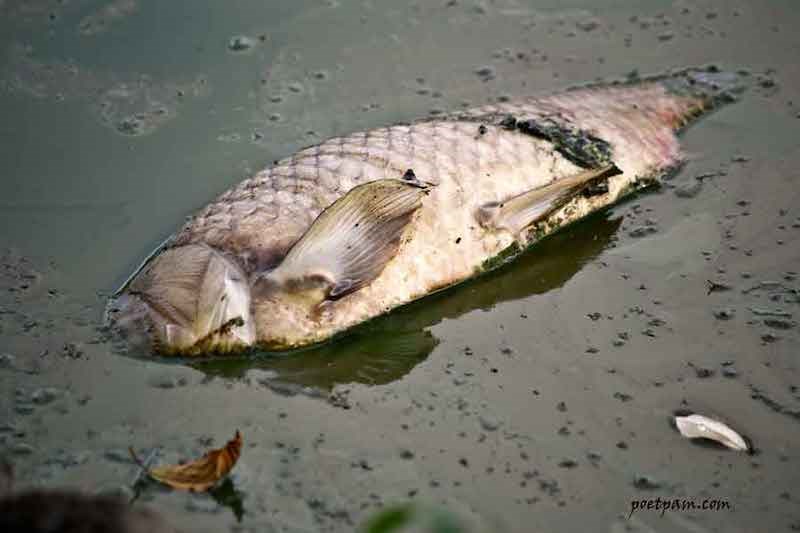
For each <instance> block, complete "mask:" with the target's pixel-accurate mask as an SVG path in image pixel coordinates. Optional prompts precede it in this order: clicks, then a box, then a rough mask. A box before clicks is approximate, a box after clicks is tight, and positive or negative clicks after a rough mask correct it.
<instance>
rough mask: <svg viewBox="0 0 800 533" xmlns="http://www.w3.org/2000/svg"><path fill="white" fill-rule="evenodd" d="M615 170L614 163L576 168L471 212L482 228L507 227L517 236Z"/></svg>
mask: <svg viewBox="0 0 800 533" xmlns="http://www.w3.org/2000/svg"><path fill="white" fill-rule="evenodd" d="M619 173H620V170H619V169H618V168H617V167H616V166H614V165H605V166H603V167H600V168H597V169H590V170H586V171H583V172H579V173H578V174H575V175H573V176H567V177H566V178H561V179H559V180H557V181H554V182H553V183H550V184H548V185H545V186H544V187H539V188H537V189H531V190H530V191H525V192H524V193H522V194H520V195H517V196H514V197H513V198H509V199H508V200H506V201H504V202H491V203H488V204H485V205H482V206H481V207H480V208H478V212H477V213H476V215H475V216H476V219H477V220H478V223H479V224H480V225H481V226H483V227H484V228H486V229H492V230H501V229H502V230H507V231H509V232H510V233H511V234H512V235H514V236H515V237H517V236H518V235H519V234H520V232H521V231H522V230H523V229H525V228H527V227H529V226H530V225H532V224H534V223H536V222H538V221H539V220H542V219H543V218H545V217H546V216H547V215H549V214H550V213H552V212H553V211H555V210H556V209H558V208H560V207H562V206H563V205H564V204H566V203H567V202H568V201H569V200H571V199H572V198H573V197H575V196H576V195H577V194H580V193H581V192H582V191H584V189H587V188H588V187H590V186H591V185H593V184H596V183H598V182H602V181H603V180H605V179H607V178H609V177H611V176H614V175H616V174H619Z"/></svg>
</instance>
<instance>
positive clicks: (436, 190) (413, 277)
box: [128, 71, 719, 353]
mask: <svg viewBox="0 0 800 533" xmlns="http://www.w3.org/2000/svg"><path fill="white" fill-rule="evenodd" d="M691 72H693V71H686V72H684V73H679V74H677V75H674V76H671V77H662V78H659V79H658V81H649V82H642V83H640V84H638V85H631V84H629V85H625V86H605V87H593V88H585V89H580V90H575V91H568V92H565V93H561V94H555V95H549V96H542V97H531V98H526V99H522V100H520V101H518V102H508V103H500V104H493V105H487V106H482V107H477V108H474V109H470V110H466V111H462V112H460V113H454V114H452V115H449V116H445V117H442V118H439V119H425V120H420V121H417V122H414V123H412V124H407V125H396V126H390V127H383V128H378V129H375V130H372V131H367V132H359V133H354V134H352V135H348V136H344V137H339V138H334V139H330V140H328V141H325V142H323V143H321V144H319V145H317V146H312V147H309V148H306V149H303V150H301V151H299V152H297V153H296V154H294V155H293V156H292V157H289V158H286V159H284V160H281V161H278V162H276V164H275V165H274V166H273V167H272V168H268V169H265V170H263V171H261V172H259V173H258V174H257V175H256V176H254V177H253V178H251V179H248V180H245V181H243V182H242V183H240V184H239V185H237V186H235V187H234V188H232V189H231V190H229V191H228V192H225V193H224V194H222V195H220V197H219V198H217V200H216V201H215V202H213V203H211V204H210V205H209V206H207V207H206V208H205V209H203V210H202V211H201V212H200V213H198V214H197V215H196V216H195V217H193V218H192V219H191V220H190V221H188V222H187V223H186V224H185V225H184V227H183V228H182V229H181V230H180V231H179V232H178V234H177V235H176V237H175V239H174V241H173V242H172V244H171V247H172V248H173V249H177V248H179V247H181V246H187V245H191V244H201V245H204V246H205V245H207V246H210V247H212V248H214V249H217V250H219V251H221V252H223V253H224V254H227V255H228V257H233V258H235V263H238V267H240V268H241V270H242V272H243V273H244V274H245V276H247V277H248V280H244V281H243V282H242V281H237V280H235V279H234V281H233V282H234V283H246V284H248V285H249V286H250V288H251V289H252V290H255V288H256V287H257V286H261V285H259V284H261V283H266V285H265V287H267V288H266V289H263V290H264V291H266V292H264V293H263V294H261V295H259V294H256V293H254V294H253V297H252V305H251V307H250V310H251V316H250V317H247V318H248V320H250V321H251V323H252V324H253V325H254V326H255V329H256V340H257V343H259V344H261V345H262V346H266V347H280V348H286V347H296V346H302V345H306V344H309V343H313V342H318V341H322V340H325V339H327V338H329V337H330V336H332V335H334V334H335V333H338V332H341V331H343V330H346V329H348V328H350V327H352V326H354V325H356V324H358V323H360V322H363V321H366V320H368V319H370V318H373V317H375V316H377V315H380V314H383V313H385V312H386V311H388V310H390V309H392V308H394V307H397V306H399V305H402V304H405V303H408V302H410V301H412V300H415V299H417V298H420V297H422V296H425V295H426V294H430V293H431V292H433V291H436V290H438V289H440V288H443V287H447V286H449V285H452V284H455V283H458V282H460V281H463V280H465V279H467V278H469V277H472V276H474V275H476V274H477V273H479V272H481V271H483V270H485V268H486V267H487V265H492V264H494V262H493V261H492V260H493V259H495V258H497V257H498V255H500V254H501V253H502V252H504V250H506V249H508V248H509V247H510V246H512V244H515V243H516V244H517V245H518V247H524V246H526V245H528V244H530V243H531V242H533V241H535V240H536V239H538V238H541V237H542V236H544V235H546V234H548V233H550V232H552V231H554V230H555V229H556V228H558V227H559V226H561V225H563V224H565V223H568V222H572V221H574V220H577V219H579V218H582V217H583V216H585V215H587V214H588V213H590V212H591V211H594V210H596V209H599V208H601V207H604V206H606V205H609V204H611V203H613V202H615V201H616V200H617V199H618V198H619V197H620V196H621V195H623V194H625V193H626V192H628V191H630V190H632V186H633V185H634V184H635V183H636V182H638V181H640V180H653V179H657V178H658V177H659V176H660V175H662V174H663V173H665V172H668V171H670V170H672V169H673V168H674V167H675V166H676V165H677V164H678V163H680V161H681V155H680V151H679V146H678V140H677V138H676V135H675V132H676V131H677V130H678V129H680V128H681V127H682V126H684V125H685V124H686V123H687V122H688V121H689V119H691V118H693V117H695V116H697V115H698V114H699V113H700V112H701V111H704V110H706V109H709V108H711V107H713V104H715V103H716V102H717V100H716V98H717V97H718V96H719V91H718V90H717V87H714V88H713V90H710V91H707V92H706V93H703V92H700V93H698V91H697V90H695V85H694V83H693V81H692V80H689V78H690V77H691V76H692V74H691ZM676 80H677V81H676ZM662 82H663V83H662ZM676 84H677V85H676ZM666 87H670V89H669V90H668V89H667V88H666ZM687 87H688V90H684V89H685V88H687ZM505 116H512V117H514V119H515V120H513V121H511V122H510V123H509V122H504V121H503V117H505ZM529 120H530V121H532V122H527V121H529ZM548 128H550V129H548ZM578 130H579V131H580V133H579V134H577V136H576V135H575V134H576V132H578ZM570 136H572V137H570ZM564 138H567V140H566V141H565V140H564ZM575 139H578V141H580V142H576V141H575ZM570 143H573V144H570ZM587 143H588V149H586V147H587ZM576 147H577V150H578V152H579V153H578V156H577V157H576V152H575V149H576ZM606 148H610V154H609V153H608V151H607V150H606ZM585 154H589V155H590V156H592V157H594V156H598V157H599V159H596V160H595V161H594V163H591V164H588V166H592V167H596V168H600V169H602V168H607V169H612V168H613V167H612V166H610V165H608V162H609V161H608V156H609V155H610V160H611V161H612V162H613V164H614V165H615V166H616V167H617V169H618V170H619V171H620V173H619V174H616V175H611V176H610V177H608V179H607V185H608V190H607V192H605V193H604V192H603V191H602V190H600V192H596V191H595V193H594V194H591V195H582V194H577V193H576V191H577V189H570V188H568V187H567V185H566V184H571V183H574V184H577V185H580V186H583V184H587V183H589V181H587V180H589V179H590V178H591V175H592V172H596V171H586V169H585V167H587V163H586V161H585V160H583V159H582V158H583V157H584V156H585ZM592 157H590V159H591V158H592ZM597 161H601V162H600V163H598V162H597ZM602 161H605V162H602ZM409 169H411V170H412V171H413V175H414V176H415V177H416V180H419V181H421V182H422V183H427V184H431V187H430V188H429V190H428V191H427V193H428V194H427V195H426V196H421V195H420V194H418V193H414V198H421V200H419V201H418V200H414V201H415V202H417V203H416V204H414V205H415V207H413V209H412V210H411V211H405V212H401V211H398V212H397V213H398V214H397V215H396V216H400V217H405V218H399V219H397V220H404V221H409V220H410V222H408V223H407V226H405V227H404V229H403V230H402V233H391V231H390V233H387V234H386V235H387V237H386V238H387V239H391V240H389V241H386V242H385V243H384V244H380V243H379V242H365V243H364V245H363V246H364V247H363V249H361V250H359V249H356V250H355V251H353V252H351V256H352V257H351V259H352V260H355V261H358V260H359V258H362V257H364V256H365V255H370V254H385V253H389V254H390V255H389V256H388V259H387V260H388V262H386V263H385V266H383V264H381V270H375V271H374V272H375V274H371V275H370V276H372V277H370V278H369V280H368V282H366V283H365V282H363V281H359V280H358V279H355V280H348V279H344V280H342V279H339V280H336V279H334V280H331V279H330V276H331V275H334V274H336V272H339V274H340V275H344V274H343V272H344V273H346V271H337V270H336V268H339V267H337V266H336V265H332V264H329V263H324V264H321V265H318V266H319V267H320V268H321V270H313V267H314V262H313V261H314V260H315V259H314V257H322V258H326V257H327V258H328V259H326V261H328V260H329V261H332V262H334V263H335V262H336V257H332V256H330V255H327V256H326V255H325V254H326V253H330V252H329V251H327V252H326V250H329V248H325V246H328V244H325V243H324V242H323V243H322V244H320V243H319V242H318V243H316V244H313V245H310V246H306V247H305V248H302V247H301V248H298V250H299V249H308V250H313V251H314V252H313V253H314V254H317V255H316V256H313V257H311V258H310V259H309V257H305V258H301V257H300V255H298V254H295V256H292V254H290V255H289V256H287V252H288V251H289V250H290V249H291V248H292V246H293V245H294V244H295V243H296V242H297V241H298V240H299V239H300V238H301V237H303V235H304V233H305V232H306V230H307V229H308V228H309V227H310V226H311V225H312V224H316V222H315V221H320V220H324V219H325V217H320V214H321V213H323V210H325V209H326V208H328V207H330V206H332V205H333V204H334V203H335V204H336V205H345V204H344V203H342V204H340V202H337V200H339V199H345V200H346V198H348V197H350V196H351V195H349V194H347V193H348V192H349V191H351V190H353V191H355V190H356V189H355V188H356V187H359V186H361V185H363V184H365V183H369V182H374V181H376V180H386V179H394V180H403V179H404V173H406V171H407V170H409ZM583 176H586V177H583ZM603 176H607V173H605V172H604V173H603ZM566 178H569V179H566ZM559 180H564V181H561V182H560V181H559ZM395 183H396V182H395ZM417 183H418V182H417ZM550 184H552V185H550ZM548 185H549V187H545V186H548ZM387 187H389V188H388V189H385V190H386V191H388V192H386V194H394V193H391V190H393V189H392V187H395V189H396V188H397V186H396V185H395V186H388V185H387ZM402 187H409V185H406V186H402ZM543 187H545V189H542V188H543ZM570 187H571V186H570ZM358 190H361V189H358ZM363 190H366V189H363ZM370 190H371V189H370ZM531 191H533V192H531ZM542 191H551V192H548V194H555V193H554V192H552V191H556V192H559V191H561V192H563V191H567V192H569V194H567V196H566V197H565V198H566V199H567V200H568V201H566V203H561V200H559V198H561V197H560V196H558V195H555V196H551V200H548V202H552V205H553V206H555V207H556V208H557V209H555V210H554V211H544V213H546V214H545V218H544V219H543V220H539V222H538V223H537V224H536V225H535V226H532V227H527V228H525V229H523V230H520V231H521V233H517V232H516V231H513V232H512V231H510V230H508V229H507V228H508V226H503V224H499V225H498V224H495V223H494V222H492V220H494V219H492V218H491V216H490V215H491V213H500V214H503V213H506V212H505V211H503V209H504V208H506V207H504V206H514V208H515V209H516V208H517V207H518V206H519V204H518V203H516V200H515V202H509V200H510V199H511V198H515V197H519V196H520V195H523V194H525V193H528V195H530V194H534V196H535V195H536V194H540V193H541V194H544V193H543V192H542ZM570 191H571V192H570ZM561 192H559V194H561ZM528 197H529V196H527V195H526V196H524V197H522V198H523V200H525V201H527V198H528ZM364 198H367V197H366V196H365V197H364ZM387 198H388V197H387ZM398 198H399V197H398ZM374 199H375V197H373V200H368V199H365V200H363V201H365V202H369V201H373V202H374V201H375V200H374ZM345 200H343V202H344V201H345ZM361 205H367V204H361ZM382 205H384V206H385V205H386V204H382V203H381V201H380V200H378V203H375V204H374V206H375V208H378V209H384V207H379V206H382ZM398 205H399V204H398ZM407 205H409V206H410V205H412V204H407ZM529 205H530V204H529ZM534 205H538V204H534ZM417 208H418V209H417ZM508 208H510V207H508ZM403 209H407V208H403ZM537 209H538V208H537ZM487 210H488V211H487ZM492 210H494V211H492ZM528 212H530V213H534V212H537V211H536V210H535V209H534V210H533V211H517V214H518V215H519V213H522V215H520V216H522V217H523V218H524V216H529V215H526V214H525V213H528ZM326 213H327V212H326ZM337 213H338V211H337ZM486 213H489V214H490V215H487V216H490V218H486V217H484V215H485V214H486ZM345 214H346V215H347V216H348V217H352V216H355V212H353V211H348V212H343V216H344V215H345ZM476 215H479V216H480V217H481V218H477V217H476ZM523 215H524V216H523ZM504 216H505V215H504ZM318 217H319V218H318ZM409 217H410V218H409ZM356 218H357V217H356ZM327 220H329V221H330V220H334V222H335V217H332V216H328V217H327ZM343 220H351V218H346V219H345V218H341V219H340V221H343ZM352 220H356V219H352ZM503 220H505V221H506V222H508V221H509V220H513V222H514V224H516V223H517V222H519V219H518V218H513V217H510V218H509V217H505V218H504V219H503ZM487 221H488V222H487ZM501 222H502V221H501ZM523 222H524V221H523ZM405 223H406V222H403V224H405ZM392 224H395V222H393V223H392ZM315 227H316V226H315ZM330 227H331V228H332V230H331V231H333V229H335V230H336V231H340V232H343V233H344V236H341V238H340V236H336V238H334V239H332V240H333V241H336V242H340V243H342V244H341V245H342V246H343V245H344V243H347V242H354V241H347V238H346V234H347V233H348V230H347V229H346V228H345V227H344V226H342V225H339V226H336V225H335V224H334V225H331V226H330ZM400 227H403V226H400ZM520 227H524V225H523V226H520ZM517 229H519V228H517ZM363 230H364V228H361V229H360V230H359V231H360V232H361V233H363V234H364V235H369V234H370V232H366V233H364V231H363ZM393 231H395V232H396V230H393ZM315 235H316V236H317V237H316V238H317V239H318V238H319V235H323V236H324V235H325V233H324V231H319V232H317V233H315ZM398 237H399V238H400V244H399V247H397V245H396V243H397V239H398ZM392 243H395V244H392ZM319 246H322V248H320V247H319ZM348 246H350V245H348ZM384 246H389V247H388V248H385V247H384ZM348 249H349V248H348ZM334 250H336V248H334ZM298 253H299V252H298ZM319 254H321V255H319ZM196 255H197V256H198V257H202V254H201V253H196ZM291 257H294V259H293V260H296V264H297V265H301V264H302V265H306V266H307V267H308V268H312V271H308V272H306V275H307V277H305V278H303V279H299V281H298V280H295V281H291V280H292V274H293V272H292V271H291V268H290V263H291V261H290V258H291ZM309 261H311V262H309ZM291 264H295V263H291ZM328 267H330V268H328ZM304 268H305V267H304ZM358 268H361V269H362V270H361V271H362V272H372V270H369V269H370V268H372V267H370V266H369V265H362V266H360V267H358ZM364 268H366V269H367V270H363V269H364ZM331 269H333V270H331ZM229 272H231V275H232V276H234V278H235V276H236V268H234V267H231V269H229ZM273 272H274V275H273V274H270V273H273ZM278 273H279V274H278ZM142 275H143V276H147V275H149V274H148V273H147V272H145V273H143V274H142ZM271 275H272V277H270V276H271ZM287 276H288V277H287ZM374 276H377V277H374ZM373 278H374V279H373ZM264 280H266V281H264ZM323 281H324V282H325V283H333V282H336V281H340V282H341V281H344V282H345V284H344V285H343V286H340V287H337V288H336V294H341V296H336V297H332V296H335V295H334V293H333V292H331V293H329V297H326V298H323V301H322V304H321V305H310V304H309V301H310V300H309V299H308V298H307V297H306V296H303V297H297V299H293V298H295V296H293V293H294V291H296V290H300V291H301V294H306V292H302V291H310V292H308V294H311V295H312V296H313V297H318V296H319V295H320V294H324V293H320V292H319V290H320V287H319V286H316V285H315V284H317V283H320V282H323ZM287 282H291V283H299V284H300V285H292V286H288V285H281V284H282V283H287ZM276 283H277V285H276ZM309 283H310V285H309ZM347 283H356V285H355V289H353V290H352V291H350V290H348V289H347ZM276 287H279V288H278V289H276ZM292 287H294V288H292ZM275 290H280V291H283V293H282V294H283V296H280V297H277V296H276V293H275V292H274V291H275ZM315 291H316V292H315ZM304 298H305V299H304ZM242 301H243V300H242ZM137 305H139V309H141V308H142V307H141V304H137ZM240 305H241V302H240ZM128 314H129V315H131V316H134V315H136V313H132V312H131V313H128ZM136 316H138V315H136ZM225 317H227V315H225ZM225 317H223V318H225ZM235 318H237V317H232V316H231V317H227V318H226V320H227V322H225V321H223V320H222V319H220V320H219V321H218V322H220V324H221V326H220V327H222V330H221V331H222V333H221V334H215V337H214V338H225V336H226V335H227V333H226V331H228V330H227V329H226V328H229V327H231V326H230V324H233V322H235V320H231V319H235ZM128 322H129V323H133V322H134V320H128ZM234 326H235V324H234ZM197 335H198V338H200V337H199V335H200V334H199V333H197ZM240 340H241V336H240ZM235 342H239V341H235V340H230V339H229V340H228V341H226V344H225V345H224V346H221V347H222V349H223V351H225V350H228V349H233V348H232V346H234V344H235ZM201 348H202V349H206V348H209V346H207V345H203V346H202V347H201ZM210 348H211V349H214V346H210ZM198 349H200V348H197V347H194V348H191V349H188V348H186V347H184V348H181V347H178V349H177V350H176V351H178V352H179V353H180V352H191V353H197V350H198Z"/></svg>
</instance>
